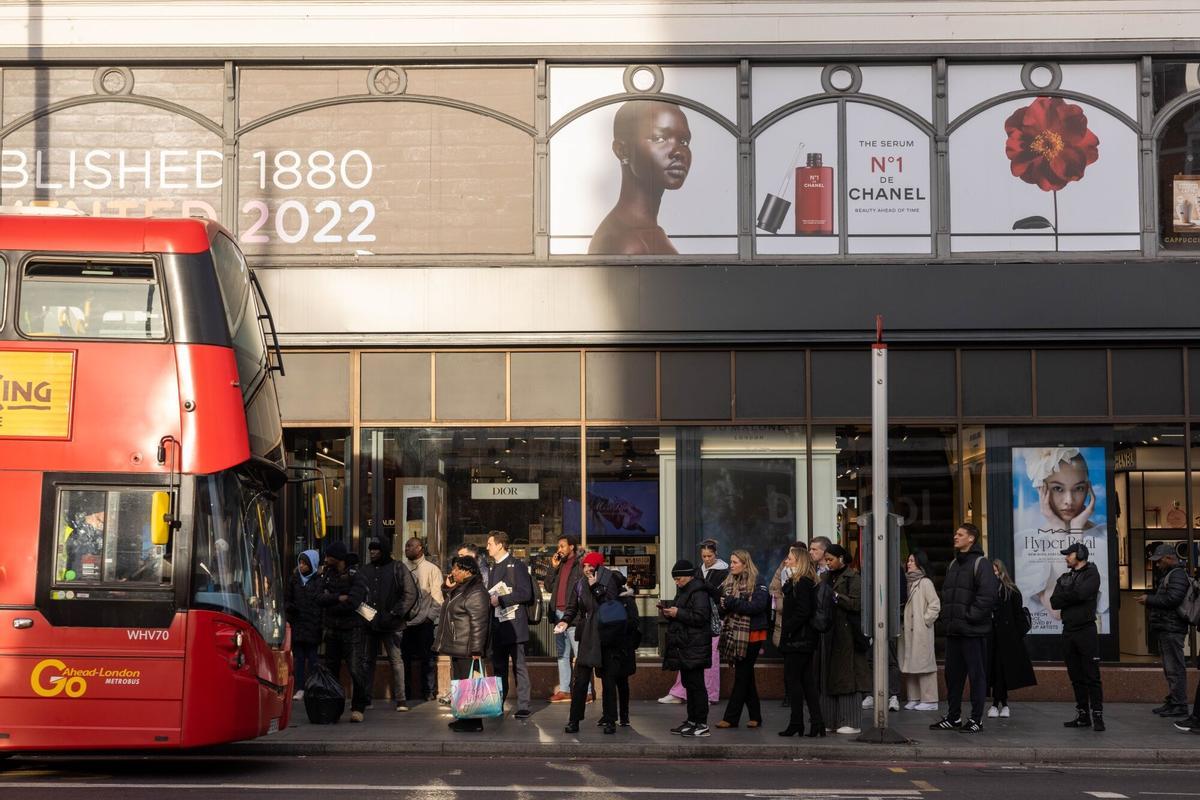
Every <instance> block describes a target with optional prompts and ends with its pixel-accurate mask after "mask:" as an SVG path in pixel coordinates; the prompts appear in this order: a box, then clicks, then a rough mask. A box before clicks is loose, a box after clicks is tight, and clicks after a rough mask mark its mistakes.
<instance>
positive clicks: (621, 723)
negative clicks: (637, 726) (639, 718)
mask: <svg viewBox="0 0 1200 800" xmlns="http://www.w3.org/2000/svg"><path fill="white" fill-rule="evenodd" d="M617 724H618V725H620V726H621V727H622V728H628V727H629V720H627V719H623V720H621V721H620V722H619V723H617Z"/></svg>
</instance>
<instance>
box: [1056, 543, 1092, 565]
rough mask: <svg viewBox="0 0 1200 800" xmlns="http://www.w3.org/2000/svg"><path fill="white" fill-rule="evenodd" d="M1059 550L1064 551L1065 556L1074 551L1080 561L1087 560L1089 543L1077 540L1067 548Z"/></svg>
mask: <svg viewBox="0 0 1200 800" xmlns="http://www.w3.org/2000/svg"><path fill="white" fill-rule="evenodd" d="M1059 552H1060V553H1062V554H1063V555H1064V556H1069V555H1071V554H1072V553H1074V554H1075V557H1076V558H1078V559H1079V560H1080V561H1087V559H1088V549H1087V545H1086V544H1084V543H1083V542H1076V543H1075V544H1073V545H1071V546H1070V547H1068V548H1067V549H1066V550H1060V551H1059Z"/></svg>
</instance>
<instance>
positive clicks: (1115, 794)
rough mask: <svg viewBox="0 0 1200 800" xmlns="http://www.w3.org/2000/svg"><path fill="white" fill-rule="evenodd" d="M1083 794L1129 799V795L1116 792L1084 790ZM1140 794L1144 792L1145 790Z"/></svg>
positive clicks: (1101, 797)
mask: <svg viewBox="0 0 1200 800" xmlns="http://www.w3.org/2000/svg"><path fill="white" fill-rule="evenodd" d="M1084 794H1086V795H1091V796H1092V797H1098V798H1100V800H1129V795H1124V794H1117V793H1116V792H1084ZM1142 794H1145V792H1143V793H1142Z"/></svg>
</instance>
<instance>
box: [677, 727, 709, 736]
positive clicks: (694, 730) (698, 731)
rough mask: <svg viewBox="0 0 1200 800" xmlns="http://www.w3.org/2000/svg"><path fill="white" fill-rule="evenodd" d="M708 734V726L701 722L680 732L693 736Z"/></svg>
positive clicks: (683, 734)
mask: <svg viewBox="0 0 1200 800" xmlns="http://www.w3.org/2000/svg"><path fill="white" fill-rule="evenodd" d="M708 735H709V733H708V726H707V725H705V724H703V723H701V724H699V725H695V726H693V727H691V728H689V729H687V730H686V731H681V732H680V736H694V737H697V738H699V737H703V736H708Z"/></svg>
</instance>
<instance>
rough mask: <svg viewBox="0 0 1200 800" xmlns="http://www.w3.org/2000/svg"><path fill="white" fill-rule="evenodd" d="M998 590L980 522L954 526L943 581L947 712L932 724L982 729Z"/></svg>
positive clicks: (938, 727) (972, 730)
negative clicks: (967, 705)
mask: <svg viewBox="0 0 1200 800" xmlns="http://www.w3.org/2000/svg"><path fill="white" fill-rule="evenodd" d="M999 596H1000V587H999V585H998V581H997V580H996V573H995V572H993V571H992V569H991V564H990V563H988V560H987V556H985V555H984V554H983V548H982V547H980V546H979V528H976V527H975V526H974V525H972V524H971V523H970V522H964V523H963V524H962V525H959V526H958V528H956V529H955V531H954V560H953V561H951V562H950V566H949V568H947V570H946V578H945V580H944V581H942V613H941V614H940V616H939V619H941V620H942V622H943V623H945V625H946V696H947V699H948V700H949V704H948V711H947V712H946V716H944V717H942V718H941V719H940V720H938V721H937V722H935V723H933V724H932V725H930V726H929V729H930V730H942V731H951V730H961V731H963V732H964V733H978V732H979V731H982V730H983V711H984V708H983V707H984V704H985V703H986V702H987V690H988V683H987V642H988V637H989V636H991V633H992V609H993V608H994V607H995V605H996V599H997V598H998V597H999ZM968 677H970V680H971V717H970V719H968V720H967V721H966V722H965V723H964V722H963V720H962V695H963V687H964V686H965V684H966V682H967V678H968Z"/></svg>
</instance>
